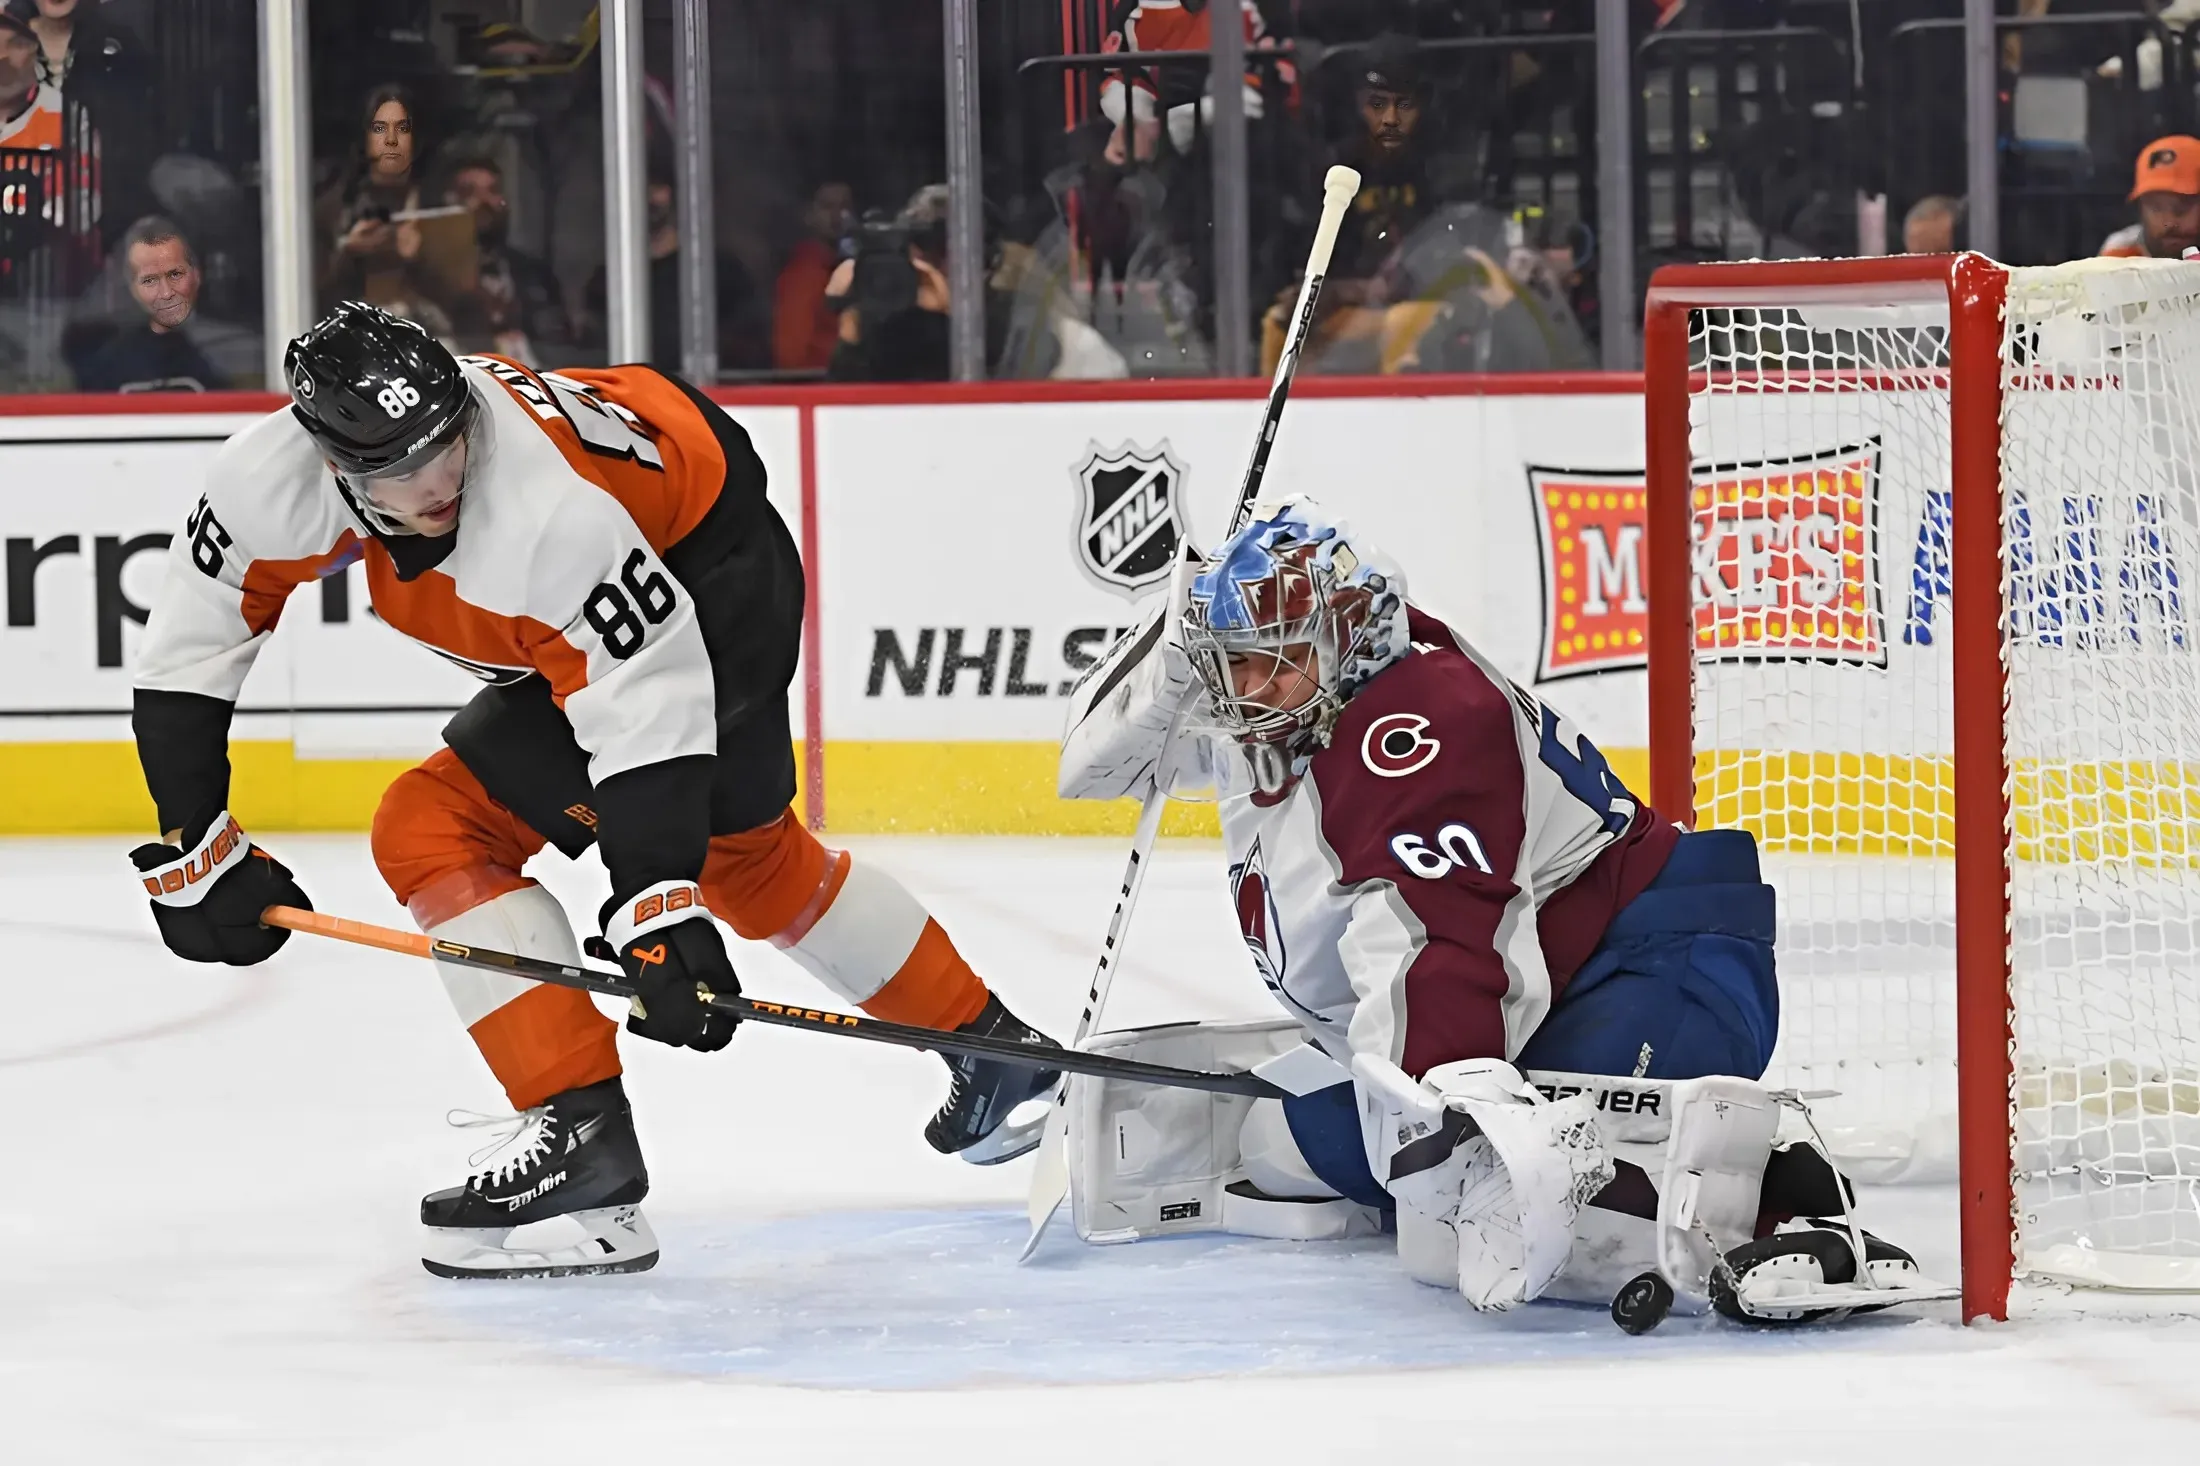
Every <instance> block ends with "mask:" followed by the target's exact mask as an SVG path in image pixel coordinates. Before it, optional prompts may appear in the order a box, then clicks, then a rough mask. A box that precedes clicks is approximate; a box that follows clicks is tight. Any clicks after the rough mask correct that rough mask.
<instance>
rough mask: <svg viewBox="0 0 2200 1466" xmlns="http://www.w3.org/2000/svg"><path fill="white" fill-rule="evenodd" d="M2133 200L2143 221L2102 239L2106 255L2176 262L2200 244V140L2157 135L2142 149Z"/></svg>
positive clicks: (2181, 136)
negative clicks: (2149, 257)
mask: <svg viewBox="0 0 2200 1466" xmlns="http://www.w3.org/2000/svg"><path fill="white" fill-rule="evenodd" d="M2131 200H2132V202H2133V203H2136V204H2137V205H2138V206H2139V222H2138V223H2136V224H2131V225H2127V226H2126V227H2124V228H2122V229H2119V230H2117V231H2116V232H2115V233H2114V234H2111V235H2110V236H2108V238H2107V239H2105V240H2103V241H2102V243H2101V254H2102V255H2103V256H2104V257H2109V258H2118V259H2136V258H2140V257H2143V256H2151V257H2152V258H2154V259H2158V260H2174V259H2177V258H2179V257H2181V256H2182V255H2183V254H2184V252H2185V251H2186V250H2187V249H2188V248H2190V247H2192V246H2193V245H2200V137H2186V136H2184V135H2182V134H2179V135H2178V136H2175V137H2158V138H2156V139H2155V140H2154V141H2153V142H2150V143H2148V144H2147V145H2146V147H2145V148H2143V149H2141V150H2140V153H2139V166H2138V168H2137V170H2136V172H2135V175H2134V177H2133V178H2132V181H2131Z"/></svg>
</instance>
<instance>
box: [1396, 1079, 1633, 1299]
mask: <svg viewBox="0 0 2200 1466" xmlns="http://www.w3.org/2000/svg"><path fill="white" fill-rule="evenodd" d="M1352 1072H1353V1075H1354V1076H1355V1077H1356V1078H1357V1079H1358V1080H1359V1081H1360V1084H1361V1086H1362V1088H1363V1089H1364V1091H1365V1092H1366V1095H1367V1100H1368V1103H1369V1104H1370V1105H1372V1106H1375V1107H1376V1108H1377V1111H1378V1113H1377V1117H1376V1120H1377V1124H1378V1125H1379V1127H1380V1128H1379V1129H1378V1131H1377V1132H1376V1136H1375V1149H1376V1154H1375V1155H1374V1156H1373V1157H1372V1158H1371V1159H1373V1161H1374V1162H1375V1174H1376V1177H1377V1179H1379V1180H1381V1181H1382V1182H1383V1185H1384V1187H1385V1189H1387V1190H1388V1191H1389V1192H1390V1194H1391V1196H1392V1198H1393V1199H1394V1200H1396V1201H1397V1203H1398V1255H1399V1259H1400V1261H1401V1262H1403V1263H1404V1264H1405V1266H1406V1268H1407V1270H1408V1271H1409V1272H1411V1273H1413V1275H1414V1276H1415V1277H1418V1278H1420V1279H1421V1280H1422V1281H1423V1282H1438V1281H1444V1282H1454V1283H1456V1285H1457V1286H1458V1289H1459V1293H1460V1296H1461V1297H1463V1298H1465V1299H1466V1300H1467V1302H1469V1303H1471V1304H1473V1305H1474V1306H1475V1307H1476V1308H1479V1309H1482V1310H1484V1311H1486V1312H1501V1311H1503V1310H1505V1309H1508V1308H1511V1307H1514V1306H1515V1305H1517V1304H1521V1303H1525V1302H1527V1301H1529V1300H1530V1299H1533V1298H1536V1297H1539V1296H1541V1294H1542V1293H1543V1290H1544V1289H1545V1288H1547V1287H1549V1286H1550V1283H1551V1280H1552V1279H1553V1278H1555V1277H1557V1276H1558V1274H1559V1271H1560V1270H1561V1269H1562V1268H1564V1267H1565V1266H1566V1261H1567V1259H1568V1257H1569V1256H1571V1254H1572V1251H1573V1236H1574V1218H1575V1217H1576V1216H1577V1215H1579V1213H1580V1211H1581V1208H1582V1207H1583V1206H1584V1205H1586V1204H1587V1203H1588V1200H1589V1198H1590V1197H1592V1196H1594V1195H1596V1194H1597V1193H1598V1192H1599V1191H1602V1190H1603V1189H1604V1188H1605V1187H1606V1186H1607V1185H1609V1184H1610V1183H1611V1180H1612V1159H1611V1156H1610V1155H1609V1154H1608V1153H1607V1152H1606V1150H1605V1145H1604V1139H1603V1136H1602V1134H1601V1133H1600V1132H1599V1130H1598V1128H1597V1120H1596V1110H1595V1108H1594V1104H1593V1101H1592V1100H1591V1099H1590V1098H1589V1097H1588V1096H1587V1095H1573V1096H1571V1097H1569V1098H1567V1099H1562V1100H1546V1099H1545V1098H1544V1097H1543V1096H1542V1095H1541V1094H1539V1093H1538V1092H1537V1091H1536V1089H1535V1087H1534V1086H1533V1085H1531V1084H1529V1083H1528V1081H1527V1080H1526V1079H1524V1078H1522V1077H1521V1074H1520V1071H1519V1070H1517V1069H1515V1068H1514V1067H1513V1066H1512V1065H1510V1064H1508V1063H1505V1062H1504V1061H1503V1060H1501V1059H1466V1060H1461V1061H1460V1062H1458V1063H1454V1064H1439V1065H1437V1066H1436V1067H1435V1068H1433V1069H1431V1070H1429V1072H1428V1074H1427V1076H1426V1077H1424V1078H1422V1079H1421V1080H1419V1081H1418V1082H1416V1081H1415V1080H1413V1079H1411V1078H1409V1077H1408V1076H1407V1075H1406V1073H1405V1071H1403V1070H1401V1069H1400V1068H1399V1067H1398V1066H1397V1065H1395V1064H1392V1063H1390V1062H1389V1061H1387V1060H1385V1059H1381V1058H1377V1057H1375V1056H1374V1055H1372V1054H1361V1055H1359V1056H1357V1057H1356V1058H1354V1060H1353V1061H1352ZM1447 1265H1448V1266H1447Z"/></svg>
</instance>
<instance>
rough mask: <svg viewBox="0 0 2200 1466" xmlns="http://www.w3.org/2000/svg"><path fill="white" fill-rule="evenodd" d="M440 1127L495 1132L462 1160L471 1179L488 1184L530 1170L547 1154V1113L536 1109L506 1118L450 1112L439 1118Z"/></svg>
mask: <svg viewBox="0 0 2200 1466" xmlns="http://www.w3.org/2000/svg"><path fill="white" fill-rule="evenodd" d="M443 1119H444V1123H446V1124H448V1125H450V1126H451V1127H452V1128H454V1129H458V1130H496V1131H497V1132H499V1133H498V1134H497V1136H496V1138H495V1139H493V1140H491V1141H489V1143H488V1144H486V1145H484V1146H482V1147H481V1148H480V1149H479V1150H477V1151H475V1152H474V1153H473V1154H472V1155H470V1156H468V1157H466V1165H467V1168H468V1169H469V1170H470V1171H472V1173H473V1176H472V1179H474V1180H478V1181H484V1182H488V1183H492V1184H494V1183H497V1182H502V1181H507V1180H510V1179H512V1178H514V1177H516V1176H518V1175H520V1174H521V1173H523V1172H525V1171H528V1170H531V1169H533V1167H534V1165H535V1163H536V1162H538V1161H540V1160H541V1159H542V1158H543V1157H544V1156H546V1155H548V1154H549V1153H550V1125H551V1121H550V1110H549V1107H548V1106H546V1105H538V1106H536V1107H535V1108H534V1109H531V1110H521V1111H519V1112H518V1113H516V1114H510V1115H484V1114H482V1113H481V1112H480V1111H479V1110H452V1111H451V1112H450V1113H448V1114H447V1115H445V1116H444V1117H443ZM507 1147H510V1148H511V1154H509V1155H507V1156H505V1157H504V1158H503V1159H502V1160H499V1161H497V1162H496V1163H495V1164H494V1165H486V1164H484V1162H486V1161H487V1160H488V1159H489V1158H490V1157H491V1156H493V1155H495V1154H496V1153H497V1152H499V1151H501V1150H504V1149H506V1148H507Z"/></svg>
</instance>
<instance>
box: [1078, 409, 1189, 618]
mask: <svg viewBox="0 0 2200 1466" xmlns="http://www.w3.org/2000/svg"><path fill="white" fill-rule="evenodd" d="M1075 478H1076V480H1077V558H1078V560H1079V562H1080V563H1081V564H1083V565H1084V567H1085V573H1086V574H1087V575H1090V576H1091V577H1092V578H1093V579H1095V580H1097V581H1099V582H1100V583H1101V584H1102V585H1104V586H1107V587H1108V588H1109V589H1111V590H1117V591H1125V592H1130V593H1134V594H1135V593H1136V592H1138V591H1140V590H1143V589H1144V588H1145V587H1147V586H1149V585H1153V584H1155V583H1156V582H1158V581H1160V580H1163V579H1165V578H1166V577H1167V576H1168V573H1169V567H1170V566H1171V565H1172V564H1174V563H1175V561H1176V553H1177V548H1178V547H1179V546H1180V545H1182V544H1183V543H1184V522H1183V518H1182V505H1183V497H1184V466H1183V465H1182V464H1180V463H1178V462H1177V461H1176V457H1175V455H1174V454H1173V453H1171V452H1170V450H1169V443H1168V440H1167V439H1166V438H1164V439H1163V440H1162V441H1161V446H1159V447H1158V448H1139V447H1136V446H1134V445H1132V444H1129V443H1125V444H1123V445H1122V446H1121V447H1118V448H1116V449H1115V450H1114V451H1113V452H1108V451H1105V450H1103V449H1102V448H1101V447H1100V445H1099V444H1098V443H1090V444H1087V445H1086V449H1085V459H1084V462H1082V463H1080V464H1079V465H1078V466H1077V469H1076V472H1075Z"/></svg>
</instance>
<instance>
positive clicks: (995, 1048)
mask: <svg viewBox="0 0 2200 1466" xmlns="http://www.w3.org/2000/svg"><path fill="white" fill-rule="evenodd" d="M260 920H261V922H262V923H264V924H265V925H268V926H278V927H282V928H284V929H285V930H287V931H294V932H303V933H304V934H306V935H307V936H314V937H330V938H333V939H335V940H336V941H339V942H350V943H352V944H353V945H355V946H361V947H374V948H378V949H380V950H381V951H384V952H397V953H400V954H402V955H404V956H407V957H426V958H430V959H432V960H434V961H437V962H449V963H451V964H453V965H455V966H458V967H476V968H480V969H481V970H483V971H485V972H501V973H504V974H506V975H507V976H511V977H524V978H528V979H530V980H532V981H535V982H547V983H551V984H554V985H556V986H558V987H567V988H581V989H583V990H585V991H587V992H592V993H602V994H604V995H605V996H607V997H613V998H631V997H633V996H634V988H633V986H632V985H631V984H629V983H628V982H627V981H626V978H625V975H624V974H622V973H618V972H612V971H608V970H606V969H603V968H598V967H575V966H572V965H571V964H568V963H564V962H553V961H551V960H550V959H548V958H546V957H522V956H520V955H518V954H517V953H513V952H497V951H492V950H490V949H489V948H486V947H472V946H468V945H466V944H465V943H463V942H451V941H444V940H442V939H441V938H437V937H431V936H428V935H426V934H425V933H422V932H408V931H399V930H398V929H396V928H395V927H387V926H376V925H374V924H373V923H371V922H365V921H354V920H352V919H350V918H349V917H343V916H330V915H328V914H327V913H326V912H320V911H305V910H301V909H300V908H298V907H295V906H270V907H268V908H267V909H266V910H265V911H263V912H261V913H260ZM697 992H698V995H699V996H700V997H701V998H702V1000H703V1001H704V1002H705V1003H706V1004H708V1005H709V1006H711V1007H713V1008H717V1009H719V1010H720V1011H722V1012H725V1013H730V1014H732V1015H733V1016H734V1017H735V1018H738V1019H740V1020H741V1021H742V1022H744V1023H763V1024H768V1025H771V1026H773V1027H778V1028H804V1029H809V1030H811V1031H812V1032H815V1033H826V1034H835V1035H838V1036H840V1037H842V1038H860V1039H866V1040H869V1041H870V1042H872V1043H882V1044H894V1045H896V1046H898V1047H901V1048H905V1049H928V1050H930V1051H932V1052H934V1053H941V1054H973V1055H977V1056H980V1057H983V1058H988V1059H1003V1060H1006V1061H1007V1062H1009V1063H1011V1064H1021V1065H1024V1066H1025V1067H1027V1068H1031V1069H1061V1070H1065V1071H1067V1072H1070V1073H1074V1074H1090V1075H1092V1076H1094V1077H1095V1078H1100V1079H1120V1080H1127V1081H1129V1082H1132V1083H1137V1084H1153V1085H1160V1086H1163V1087H1165V1088H1170V1089H1200V1090H1206V1091H1208V1092H1210V1093H1213V1094H1244V1095H1251V1096H1253V1097H1255V1098H1260V1097H1262V1096H1268V1097H1281V1096H1282V1095H1283V1094H1285V1093H1286V1091H1285V1090H1283V1089H1281V1088H1279V1087H1278V1086H1276V1085H1274V1084H1271V1083H1270V1082H1269V1081H1267V1080H1265V1079H1262V1078H1260V1077H1259V1076H1257V1075H1253V1074H1218V1073H1211V1072H1209V1071H1207V1070H1204V1069H1176V1068H1172V1067H1170V1066H1169V1065H1166V1064H1145V1063H1140V1062H1139V1061H1138V1060H1136V1059H1117V1058H1111V1057H1109V1056H1107V1055H1104V1054H1086V1053H1080V1052H1078V1051H1077V1050H1075V1049H1064V1048H1057V1047H1055V1046H1054V1045H1052V1044H1027V1043H1018V1042H1016V1041H1015V1040H1013V1039H1005V1038H988V1037H985V1036H983V1035H979V1034H970V1033H949V1032H947V1031H945V1030H944V1029H937V1028H919V1027H917V1026H916V1025H914V1024H908V1023H887V1022H884V1021H882V1020H880V1019H877V1018H870V1017H865V1016H862V1015H859V1014H854V1013H836V1012H833V1011H832V1010H830V1009H825V1008H810V1007H805V1006H802V1005H800V1004H794V1003H772V1002H766V1001H764V1000H763V999H760V998H746V997H729V996H727V995H725V994H722V993H714V992H711V991H710V990H709V989H707V988H703V987H701V986H700V985H698V988H697Z"/></svg>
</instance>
